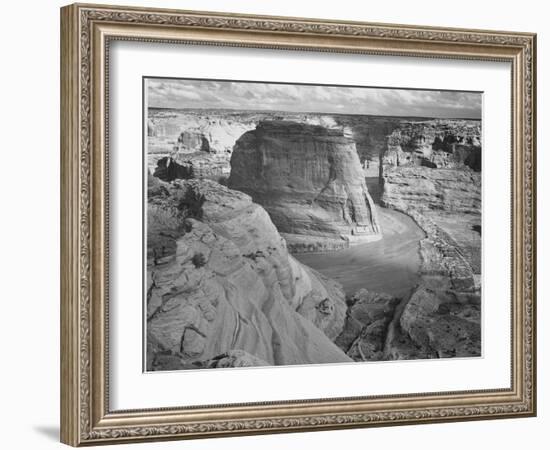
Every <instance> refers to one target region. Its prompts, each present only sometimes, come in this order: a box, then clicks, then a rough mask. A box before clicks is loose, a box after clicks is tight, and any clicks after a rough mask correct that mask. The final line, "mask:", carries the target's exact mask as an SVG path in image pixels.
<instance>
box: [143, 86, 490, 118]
mask: <svg viewBox="0 0 550 450" xmlns="http://www.w3.org/2000/svg"><path fill="white" fill-rule="evenodd" d="M146 90H147V95H148V105H149V106H150V107H160V108H205V109H208V108H227V109H241V110H262V111H263V110H274V111H291V112H317V113H341V114H376V115H389V116H422V117H450V118H480V117H481V94H479V93H472V92H457V91H423V90H409V89H382V88H363V87H337V86H306V85H299V84H273V83H251V82H233V81H208V80H188V79H181V80H177V79H167V78H163V79H147V84H146Z"/></svg>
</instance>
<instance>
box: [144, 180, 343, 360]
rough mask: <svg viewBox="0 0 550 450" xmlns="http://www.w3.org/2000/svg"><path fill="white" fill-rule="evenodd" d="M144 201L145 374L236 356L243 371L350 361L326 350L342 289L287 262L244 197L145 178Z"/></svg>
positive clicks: (210, 185) (210, 186) (263, 217)
mask: <svg viewBox="0 0 550 450" xmlns="http://www.w3.org/2000/svg"><path fill="white" fill-rule="evenodd" d="M148 196H149V197H148V198H149V202H148V213H147V220H148V290H147V344H148V346H147V367H148V369H149V370H168V369H178V368H193V367H204V366H207V367H212V364H213V363H209V362H208V361H218V362H217V363H216V364H226V363H223V362H222V361H223V360H224V358H226V356H223V355H231V352H232V351H234V350H242V351H244V352H246V353H247V354H249V355H252V356H251V357H250V358H245V360H246V364H248V365H253V364H256V363H258V364H260V365H261V364H264V363H265V364H269V365H273V364H275V365H279V364H285V365H286V364H309V363H323V362H332V363H334V362H345V361H349V360H350V358H349V357H348V356H347V355H346V354H345V353H344V352H343V351H342V350H341V349H340V348H339V347H337V346H336V345H335V344H334V343H333V342H332V340H333V339H335V338H336V336H337V335H338V334H339V333H340V332H341V330H342V327H343V322H344V315H345V308H346V307H345V302H344V293H343V291H342V289H341V287H340V286H339V285H338V284H337V283H335V282H333V281H331V280H329V279H327V278H324V277H323V276H322V275H320V274H318V273H316V272H315V271H313V270H312V269H309V268H308V267H306V266H304V265H302V264H300V263H299V262H297V261H296V260H295V259H294V258H293V257H292V256H290V255H289V254H288V252H287V249H286V245H285V241H284V240H283V239H282V238H281V236H280V235H279V233H278V232H277V229H276V228H275V226H274V225H273V223H272V222H271V220H270V218H269V216H268V214H267V212H266V211H265V210H264V209H263V208H262V207H260V206H259V205H257V204H255V203H253V202H252V200H251V199H250V197H249V196H248V195H246V194H243V193H241V192H237V191H233V190H230V189H227V188H225V187H223V186H221V185H219V184H217V183H215V182H212V181H209V180H189V181H174V182H173V183H170V184H169V183H164V182H162V181H159V180H157V179H155V178H154V177H150V178H149V192H148ZM227 364H237V363H235V361H233V362H231V363H229V362H228V363H227ZM238 364H240V363H238ZM243 364H244V363H243ZM216 367H217V365H216Z"/></svg>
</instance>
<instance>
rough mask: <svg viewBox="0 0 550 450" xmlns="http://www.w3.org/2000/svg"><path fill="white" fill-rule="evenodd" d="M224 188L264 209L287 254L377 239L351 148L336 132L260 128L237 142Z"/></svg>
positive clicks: (297, 126) (289, 125)
mask: <svg viewBox="0 0 550 450" xmlns="http://www.w3.org/2000/svg"><path fill="white" fill-rule="evenodd" d="M228 186H229V187H231V188H232V189H237V190H240V191H242V192H245V193H247V194H249V195H250V196H251V197H252V198H253V199H254V201H255V202H256V203H259V204H261V205H262V206H263V207H264V208H265V209H266V210H267V211H268V213H269V215H270V217H271V219H272V220H273V222H274V223H275V225H276V226H277V229H278V230H279V231H280V232H281V233H282V234H283V236H284V237H285V239H287V242H288V244H289V247H290V248H291V250H292V251H295V252H299V251H322V250H329V249H336V248H345V247H348V246H349V245H353V244H355V243H358V242H365V241H368V240H372V239H375V238H379V237H380V235H379V233H380V229H379V225H378V218H377V213H376V209H375V207H374V203H373V201H372V199H371V196H370V194H369V192H368V189H367V186H366V183H365V178H364V175H363V170H362V167H361V164H360V162H359V158H358V156H357V151H356V148H355V143H354V141H353V139H352V138H351V137H350V136H348V135H346V134H345V133H344V132H343V130H342V129H335V128H326V127H323V126H317V125H309V124H303V123H297V122H291V121H263V122H260V123H259V124H258V126H257V127H256V129H255V130H252V131H249V132H247V133H245V134H244V135H243V136H241V138H239V140H238V141H237V142H236V144H235V148H234V150H233V154H232V156H231V174H230V177H229V180H228Z"/></svg>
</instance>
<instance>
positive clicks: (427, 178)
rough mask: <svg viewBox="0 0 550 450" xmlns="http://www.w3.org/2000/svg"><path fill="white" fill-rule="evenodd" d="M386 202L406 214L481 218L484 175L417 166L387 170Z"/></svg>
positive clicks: (389, 168)
mask: <svg viewBox="0 0 550 450" xmlns="http://www.w3.org/2000/svg"><path fill="white" fill-rule="evenodd" d="M382 202H383V204H384V205H386V206H389V207H392V208H395V209H398V210H400V211H403V212H408V211H409V210H416V211H430V210H431V211H435V210H437V211H441V212H453V213H467V214H480V212H481V173H479V172H474V171H471V170H447V169H430V168H427V167H419V166H415V165H409V166H404V167H387V168H386V170H385V173H384V189H383V194H382Z"/></svg>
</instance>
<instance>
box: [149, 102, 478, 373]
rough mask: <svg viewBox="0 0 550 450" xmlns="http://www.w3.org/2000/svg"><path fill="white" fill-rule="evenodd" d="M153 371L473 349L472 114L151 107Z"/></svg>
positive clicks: (469, 352)
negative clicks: (457, 116)
mask: <svg viewBox="0 0 550 450" xmlns="http://www.w3.org/2000/svg"><path fill="white" fill-rule="evenodd" d="M146 142H147V144H146V145H147V153H146V163H147V175H148V176H147V190H148V195H147V292H146V301H147V338H146V341H147V358H146V361H147V369H148V370H178V369H200V368H219V367H250V366H265V365H292V364H317V363H343V362H353V361H380V360H403V359H430V358H445V357H472V356H480V355H481V174H482V172H481V169H482V166H481V162H482V158H481V156H482V152H481V148H482V144H481V143H482V139H481V123H480V121H479V120H473V119H471V120H470V119H437V118H435V119H434V118H411V117H385V116H361V115H338V114H332V115H330V114H315V113H287V112H277V111H275V112H265V111H263V112H262V111H260V112H258V111H224V110H162V109H159V108H157V109H155V108H152V109H150V110H149V114H148V120H147V140H146Z"/></svg>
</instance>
